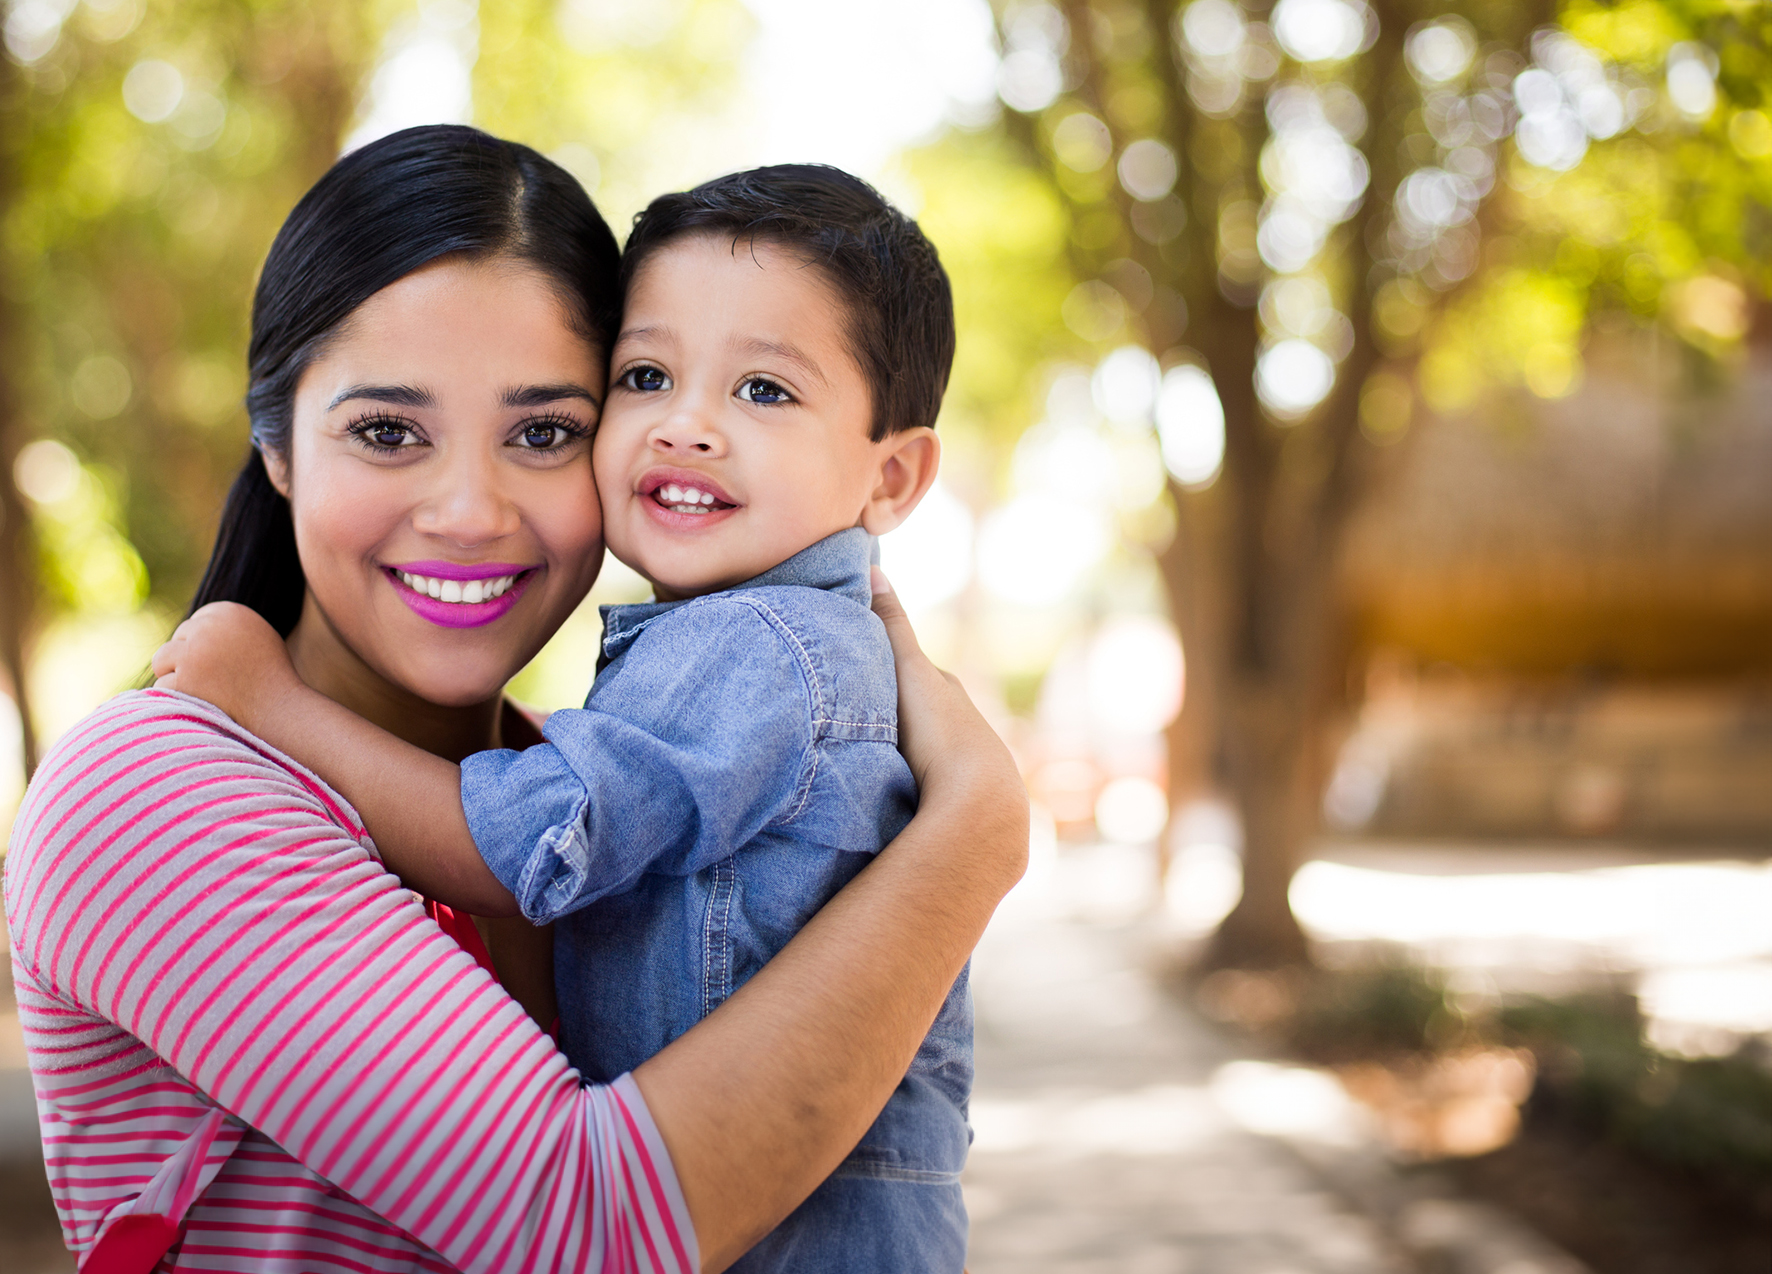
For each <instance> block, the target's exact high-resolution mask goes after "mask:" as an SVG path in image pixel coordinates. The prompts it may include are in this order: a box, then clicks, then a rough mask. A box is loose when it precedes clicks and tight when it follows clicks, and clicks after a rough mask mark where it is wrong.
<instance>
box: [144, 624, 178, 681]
mask: <svg viewBox="0 0 1772 1274" xmlns="http://www.w3.org/2000/svg"><path fill="white" fill-rule="evenodd" d="M177 641H178V637H177V635H176V634H175V635H174V636H173V639H172V641H169V642H167V643H166V644H165V645H163V646H161V647H160V649H158V650H156V651H155V652H154V657H153V659H151V660H149V661H148V666H149V667H150V668H152V669H153V671H154V675H155V676H156V677H164V676H166V675H167V674H169V673H171V672H172V671H173V670H174V669H176V668H177V667H178V652H177V651H176V650H174V649H173V646H174V644H175V643H176V642H177ZM155 684H158V683H155Z"/></svg>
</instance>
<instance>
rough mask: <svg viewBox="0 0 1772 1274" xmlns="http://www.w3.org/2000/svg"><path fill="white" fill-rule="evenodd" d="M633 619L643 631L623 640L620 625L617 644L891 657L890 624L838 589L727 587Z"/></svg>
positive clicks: (773, 585)
mask: <svg viewBox="0 0 1772 1274" xmlns="http://www.w3.org/2000/svg"><path fill="white" fill-rule="evenodd" d="M624 609H630V608H624ZM631 609H633V610H641V611H643V610H647V609H650V608H649V607H636V608H631ZM611 618H612V619H613V618H614V617H611ZM623 618H624V619H625V618H626V617H623ZM633 618H634V620H635V621H637V622H635V623H633V625H632V626H633V628H634V629H636V630H641V631H635V632H634V633H633V637H632V639H631V640H627V641H624V640H623V639H622V638H623V634H622V633H621V632H620V631H619V629H618V630H617V636H616V642H617V644H618V645H619V646H621V647H623V648H625V647H627V646H630V645H640V644H642V643H643V644H645V645H647V646H654V647H656V646H662V645H664V644H667V641H669V644H675V640H681V639H683V638H685V637H688V638H692V639H694V640H697V641H700V642H703V643H706V648H707V649H710V650H712V649H716V648H718V647H719V646H722V645H725V644H728V643H732V644H749V643H754V642H758V641H763V640H774V641H777V642H781V643H783V644H786V645H788V646H789V647H791V648H799V647H805V648H807V649H811V648H814V647H818V648H824V649H840V650H844V651H849V652H853V653H854V654H855V655H857V656H858V657H860V656H865V652H867V651H869V650H870V649H871V650H873V651H875V652H877V653H879V654H881V655H883V656H884V657H885V658H886V659H887V661H888V662H890V660H891V658H892V648H891V646H890V645H889V644H888V643H887V640H886V627H885V625H884V624H882V623H881V622H880V620H879V617H878V616H876V615H875V614H874V612H873V611H871V610H869V609H868V608H867V607H866V606H863V605H861V604H860V603H858V602H856V601H854V600H853V599H851V598H848V597H845V596H843V595H842V594H840V593H835V592H832V591H831V590H829V589H824V588H812V587H809V586H806V585H801V584H765V585H758V586H755V587H751V588H734V589H727V590H725V591H724V592H719V593H709V594H707V595H706V596H705V597H696V598H692V599H690V600H689V601H686V602H683V603H681V604H680V605H677V606H673V607H671V608H669V609H668V610H666V609H662V608H661V610H660V612H659V613H657V614H654V615H635V616H634V617H633ZM667 635H668V637H667ZM670 639H675V640H670ZM611 653H615V652H613V651H612V652H611Z"/></svg>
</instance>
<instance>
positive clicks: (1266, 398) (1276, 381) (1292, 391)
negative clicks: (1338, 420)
mask: <svg viewBox="0 0 1772 1274" xmlns="http://www.w3.org/2000/svg"><path fill="white" fill-rule="evenodd" d="M1334 384H1335V364H1334V362H1333V361H1332V360H1331V359H1330V357H1329V355H1327V354H1325V353H1324V352H1323V351H1322V350H1320V349H1318V348H1317V347H1316V346H1315V345H1313V344H1312V343H1311V342H1309V341H1307V340H1302V339H1299V338H1297V337H1293V338H1290V339H1287V340H1283V341H1276V342H1275V343H1274V344H1272V345H1270V346H1269V347H1268V348H1267V349H1266V350H1265V351H1263V353H1262V355H1261V357H1260V358H1259V359H1257V360H1256V363H1255V389H1256V392H1257V393H1258V394H1260V396H1261V401H1262V403H1263V404H1264V405H1265V406H1266V407H1267V409H1268V410H1269V411H1271V412H1273V413H1274V414H1275V415H1276V416H1279V417H1280V418H1282V419H1294V418H1296V417H1298V416H1301V415H1303V414H1304V413H1305V412H1308V411H1309V410H1310V409H1311V408H1312V407H1315V406H1316V405H1317V404H1318V403H1320V402H1322V401H1323V399H1324V398H1326V397H1328V395H1329V390H1330V389H1331V388H1332V387H1333V386H1334Z"/></svg>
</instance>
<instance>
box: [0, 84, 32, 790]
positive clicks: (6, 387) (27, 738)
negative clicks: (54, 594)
mask: <svg viewBox="0 0 1772 1274" xmlns="http://www.w3.org/2000/svg"><path fill="white" fill-rule="evenodd" d="M23 91H24V90H23V87H22V86H21V85H20V84H19V77H18V72H17V70H16V69H15V68H14V66H13V64H12V63H11V62H10V61H8V60H6V59H4V58H0V120H11V119H13V118H15V117H16V112H17V110H18V103H17V99H18V97H19V95H20V94H21V93H22V92H23ZM23 136H24V135H23V133H22V132H21V131H20V130H18V129H14V128H5V127H0V210H3V209H5V208H7V207H9V206H10V205H11V203H12V202H13V198H14V192H15V191H16V189H17V184H18V171H19V163H18V151H19V149H20V143H21V142H22V140H23ZM19 343H20V342H19V323H18V314H17V308H16V306H15V305H14V303H13V297H12V289H11V288H9V287H8V288H0V669H4V671H5V675H6V682H7V684H6V687H5V689H6V692H7V693H8V694H10V695H11V696H12V698H13V701H14V702H15V703H16V704H17V706H18V715H19V730H20V733H21V735H22V740H21V742H22V755H23V757H24V763H25V774H26V776H27V777H29V775H30V773H31V771H32V770H34V769H36V767H37V741H36V737H35V734H34V732H33V730H32V723H31V708H30V701H29V700H28V699H27V698H26V696H25V693H24V689H23V687H24V685H25V659H24V637H25V630H26V627H27V626H28V624H29V621H30V615H31V609H32V607H31V603H32V601H33V600H34V598H33V594H34V593H35V572H34V571H32V570H31V557H32V554H33V553H34V552H35V546H34V545H33V543H32V540H31V533H30V523H29V515H28V513H27V512H26V510H25V506H24V501H23V500H21V499H20V498H19V492H18V488H17V486H16V485H15V484H14V482H13V477H12V471H13V466H14V464H16V463H17V461H18V451H19V447H20V446H21V441H20V436H19V435H20V433H21V432H22V431H21V430H19V429H18V428H17V427H16V425H15V422H16V421H17V419H18V406H17V403H18V385H17V376H16V372H15V369H16V368H17V367H18V355H17V350H18V347H19Z"/></svg>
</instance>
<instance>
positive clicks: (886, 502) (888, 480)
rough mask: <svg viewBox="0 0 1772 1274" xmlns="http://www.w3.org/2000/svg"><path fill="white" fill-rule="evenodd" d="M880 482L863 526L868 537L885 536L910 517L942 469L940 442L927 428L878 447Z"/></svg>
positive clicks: (907, 432)
mask: <svg viewBox="0 0 1772 1274" xmlns="http://www.w3.org/2000/svg"><path fill="white" fill-rule="evenodd" d="M879 458H880V468H879V479H878V481H877V482H876V483H875V486H874V491H873V494H872V495H870V496H869V497H868V502H867V506H866V507H865V508H864V509H863V510H862V513H861V525H862V526H863V527H865V528H866V529H867V533H868V534H869V535H884V534H886V532H888V531H890V530H892V529H893V528H894V527H896V526H898V525H899V524H900V523H901V522H903V521H904V520H905V519H906V518H908V517H910V515H911V510H912V509H914V508H916V507H917V502H918V501H920V500H921V499H922V498H923V497H924V496H925V495H926V494H928V491H929V488H930V487H931V486H933V485H934V483H935V473H936V470H938V469H940V468H941V439H939V438H937V437H936V436H935V430H933V429H930V428H927V427H918V428H916V429H906V430H905V431H904V432H902V433H895V434H893V435H891V436H890V437H888V438H887V439H886V440H885V441H884V442H882V443H880V444H879Z"/></svg>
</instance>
